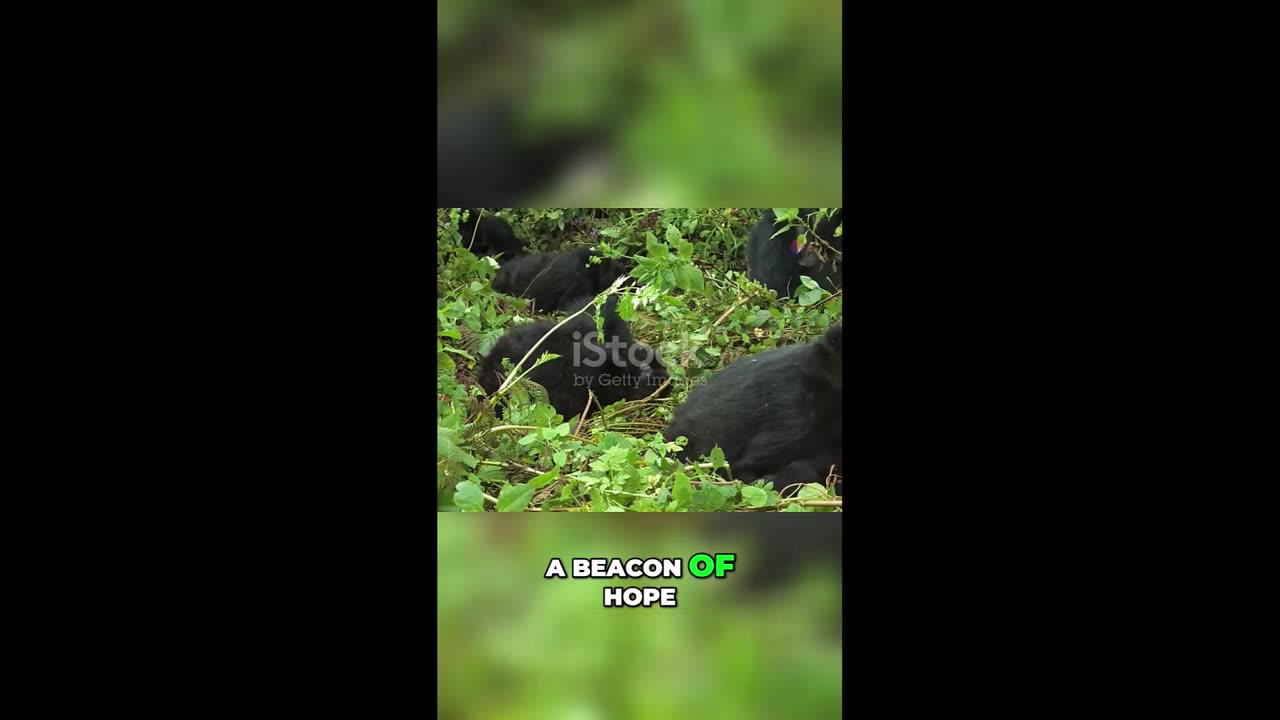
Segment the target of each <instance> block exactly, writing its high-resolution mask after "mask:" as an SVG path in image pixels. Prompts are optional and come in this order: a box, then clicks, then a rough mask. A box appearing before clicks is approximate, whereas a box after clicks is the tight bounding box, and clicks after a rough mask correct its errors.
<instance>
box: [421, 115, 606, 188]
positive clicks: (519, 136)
mask: <svg viewBox="0 0 1280 720" xmlns="http://www.w3.org/2000/svg"><path fill="white" fill-rule="evenodd" d="M520 110H521V108H520V107H519V105H518V103H517V101H516V100H515V99H512V98H491V99H489V100H484V101H468V100H460V99H452V98H451V99H450V100H448V101H447V102H442V101H440V100H439V99H437V102H436V207H462V206H463V205H469V204H471V203H478V202H485V203H489V204H492V205H496V206H498V207H531V205H530V204H529V203H530V202H532V201H533V200H534V199H535V196H536V194H537V193H539V192H545V190H546V188H547V187H549V186H551V185H553V184H554V183H555V182H557V181H558V180H559V179H561V178H562V177H563V176H564V174H565V172H566V171H567V170H569V169H571V168H572V167H573V166H574V164H575V163H576V162H578V161H579V159H580V158H581V157H582V156H583V155H584V154H585V153H588V152H590V151H592V150H594V149H596V148H599V147H601V146H602V142H601V140H602V139H601V138H599V137H595V136H594V134H587V133H583V132H579V131H573V132H569V131H555V132H547V133H539V134H538V135H537V137H527V136H526V135H525V134H524V133H522V132H521V129H522V124H523V123H521V121H520Z"/></svg>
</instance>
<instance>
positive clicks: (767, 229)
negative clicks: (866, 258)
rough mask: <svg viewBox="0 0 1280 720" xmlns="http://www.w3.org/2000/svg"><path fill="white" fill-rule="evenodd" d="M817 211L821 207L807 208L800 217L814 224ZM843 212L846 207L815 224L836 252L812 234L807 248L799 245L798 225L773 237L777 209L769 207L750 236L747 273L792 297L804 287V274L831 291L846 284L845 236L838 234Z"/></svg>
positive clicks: (823, 238) (821, 237)
mask: <svg viewBox="0 0 1280 720" xmlns="http://www.w3.org/2000/svg"><path fill="white" fill-rule="evenodd" d="M815 212H817V208H804V209H802V210H801V211H800V217H801V219H803V220H805V222H807V223H810V224H812V222H813V220H812V219H811V218H810V215H812V214H813V213H815ZM843 212H844V210H843V209H838V210H835V211H834V212H832V214H831V217H829V218H827V219H826V220H823V221H822V222H819V223H818V224H817V225H816V227H814V231H815V232H816V234H817V236H818V237H819V238H820V239H822V240H823V241H825V242H826V244H827V245H830V246H832V248H834V249H835V252H832V250H831V249H829V248H827V247H824V246H823V245H822V244H821V243H817V242H814V240H813V238H808V240H809V242H807V243H806V244H805V246H804V248H797V247H796V240H797V239H798V238H799V236H800V231H799V230H798V229H797V228H794V227H791V228H787V229H786V230H785V231H784V232H783V233H782V234H780V235H778V236H777V237H773V234H774V233H775V232H778V226H777V224H776V221H777V218H776V217H775V216H774V214H773V210H765V211H764V216H763V217H761V218H760V222H758V223H756V226H755V227H754V228H753V229H752V230H751V237H750V238H748V240H747V277H749V278H751V279H752V280H755V281H756V282H758V283H760V284H761V285H764V286H765V287H767V288H769V289H771V290H773V291H775V292H777V293H778V297H790V296H791V295H792V294H793V293H794V292H795V291H796V289H797V288H799V287H800V276H801V275H808V276H809V277H811V278H813V279H814V280H815V281H816V282H817V283H818V285H819V286H820V287H822V289H824V290H826V291H827V292H835V291H836V290H838V289H840V287H841V285H842V284H843V276H842V266H843V262H844V261H843V257H842V254H841V253H843V251H844V238H843V237H836V236H835V232H836V227H838V226H839V225H840V223H841V221H842V219H843Z"/></svg>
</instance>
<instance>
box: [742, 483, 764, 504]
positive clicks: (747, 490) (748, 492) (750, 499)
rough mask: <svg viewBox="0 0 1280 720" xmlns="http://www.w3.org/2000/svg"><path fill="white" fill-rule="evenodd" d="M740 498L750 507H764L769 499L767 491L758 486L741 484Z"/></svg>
mask: <svg viewBox="0 0 1280 720" xmlns="http://www.w3.org/2000/svg"><path fill="white" fill-rule="evenodd" d="M742 499H743V500H745V501H746V503H747V504H748V505H750V506H751V507H764V505H765V503H767V502H768V501H769V493H767V492H765V491H764V490H761V489H760V488H758V487H746V486H743V488H742Z"/></svg>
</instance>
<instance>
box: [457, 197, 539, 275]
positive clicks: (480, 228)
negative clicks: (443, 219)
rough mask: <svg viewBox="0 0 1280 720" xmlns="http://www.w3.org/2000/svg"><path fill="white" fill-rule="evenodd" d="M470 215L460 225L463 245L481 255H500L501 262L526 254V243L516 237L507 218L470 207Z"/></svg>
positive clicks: (459, 229)
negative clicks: (482, 212) (481, 213)
mask: <svg viewBox="0 0 1280 720" xmlns="http://www.w3.org/2000/svg"><path fill="white" fill-rule="evenodd" d="M467 212H468V213H469V217H468V218H467V219H466V220H465V221H464V222H462V223H460V224H459V225H458V234H459V235H461V236H462V247H465V248H470V250H471V252H472V253H474V254H475V255H477V256H480V255H498V256H499V258H498V262H499V263H506V261H508V260H510V259H512V258H515V257H519V256H521V255H523V254H524V243H522V242H520V240H519V239H517V238H516V234H515V233H514V232H513V231H512V230H511V226H510V225H509V224H507V221H506V220H503V219H502V218H500V217H497V216H495V215H485V216H484V217H481V216H480V211H479V210H475V209H468V210H467Z"/></svg>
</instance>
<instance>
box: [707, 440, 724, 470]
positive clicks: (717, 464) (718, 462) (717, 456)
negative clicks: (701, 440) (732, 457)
mask: <svg viewBox="0 0 1280 720" xmlns="http://www.w3.org/2000/svg"><path fill="white" fill-rule="evenodd" d="M710 458H711V467H713V468H715V469H717V470H719V469H720V468H722V467H724V465H725V462H724V451H723V450H721V449H720V446H719V445H717V446H715V447H714V448H711V455H710Z"/></svg>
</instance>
